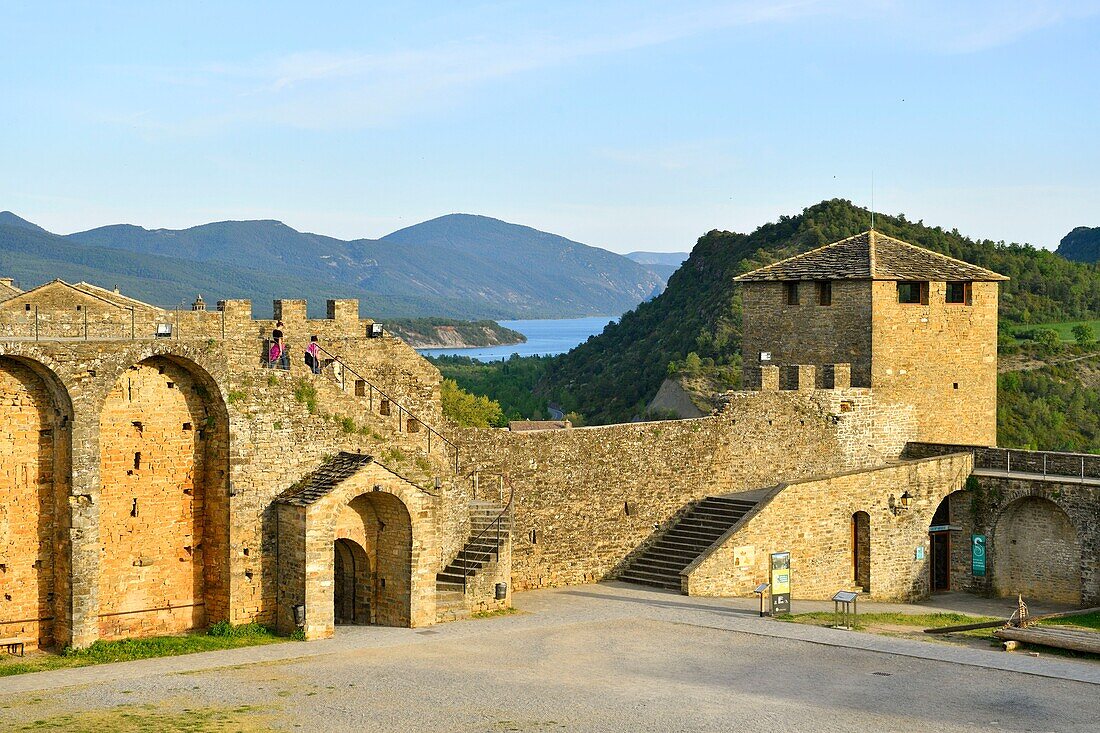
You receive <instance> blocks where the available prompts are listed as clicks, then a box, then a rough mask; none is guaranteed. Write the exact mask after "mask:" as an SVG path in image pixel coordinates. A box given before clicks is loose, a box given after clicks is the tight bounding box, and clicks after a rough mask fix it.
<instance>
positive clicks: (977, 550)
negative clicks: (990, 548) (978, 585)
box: [970, 534, 985, 578]
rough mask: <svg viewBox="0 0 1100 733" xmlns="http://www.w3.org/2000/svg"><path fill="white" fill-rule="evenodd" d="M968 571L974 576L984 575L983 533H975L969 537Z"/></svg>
mask: <svg viewBox="0 0 1100 733" xmlns="http://www.w3.org/2000/svg"><path fill="white" fill-rule="evenodd" d="M970 571H971V573H972V574H973V575H974V577H975V578H981V577H983V576H985V535H984V534H976V535H972V536H971V538H970Z"/></svg>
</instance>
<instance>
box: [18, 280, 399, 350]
mask: <svg viewBox="0 0 1100 733" xmlns="http://www.w3.org/2000/svg"><path fill="white" fill-rule="evenodd" d="M326 306H327V307H326V317H325V318H309V317H308V315H307V301H306V300H304V299H280V300H275V301H273V303H272V314H273V316H272V318H269V319H256V318H254V317H253V315H252V301H250V300H242V299H232V300H221V301H218V303H217V307H216V308H215V309H213V310H208V309H207V307H206V304H205V302H204V301H203V300H202V296H201V295H200V296H198V297H197V298H196V299H195V302H194V303H193V304H192V305H191V306H190V308H189V309H184V308H179V309H165V308H159V307H157V306H155V305H151V304H149V303H144V302H142V301H140V300H136V299H134V298H129V297H127V296H125V295H122V294H121V293H119V292H117V291H113V290H107V289H105V288H100V287H97V286H95V285H90V284H88V283H76V284H70V283H67V282H65V281H63V280H54V281H52V282H49V283H46V284H45V285H41V286H39V287H37V288H33V289H32V290H28V291H26V292H20V293H14V294H9V295H8V297H6V298H2V299H0V338H3V339H7V340H20V341H22V340H34V341H53V340H96V341H114V340H126V341H136V340H146V339H203V340H209V339H218V340H237V339H252V338H263V337H264V336H266V335H268V334H270V332H271V330H272V328H274V326H275V323H276V322H278V321H282V322H283V324H284V329H283V330H284V331H285V332H286V334H287V336H288V338H289V339H296V338H297V337H298V336H299V335H301V336H302V337H308V336H313V335H315V336H319V337H320V338H323V339H326V340H334V339H341V340H343V339H358V338H371V337H378V336H380V335H381V334H380V333H376V332H375V330H374V329H373V328H372V326H374V324H375V323H376V322H375V321H374V320H373V319H370V318H360V317H359V301H358V299H355V298H342V299H330V300H328V301H327V302H326Z"/></svg>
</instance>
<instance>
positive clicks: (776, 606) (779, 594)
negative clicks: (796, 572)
mask: <svg viewBox="0 0 1100 733" xmlns="http://www.w3.org/2000/svg"><path fill="white" fill-rule="evenodd" d="M771 586H772V587H771V591H772V615H773V616H774V615H775V614H777V613H790V612H791V553H789V552H773V553H772V554H771Z"/></svg>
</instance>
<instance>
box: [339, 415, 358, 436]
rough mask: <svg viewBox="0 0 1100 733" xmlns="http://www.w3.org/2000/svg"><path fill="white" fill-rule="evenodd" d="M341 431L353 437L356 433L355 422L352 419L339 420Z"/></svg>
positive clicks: (342, 418)
mask: <svg viewBox="0 0 1100 733" xmlns="http://www.w3.org/2000/svg"><path fill="white" fill-rule="evenodd" d="M339 422H340V429H341V430H343V431H344V434H345V435H351V434H353V433H354V432H355V421H354V420H352V419H351V418H350V417H341V418H339Z"/></svg>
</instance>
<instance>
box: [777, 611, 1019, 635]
mask: <svg viewBox="0 0 1100 733" xmlns="http://www.w3.org/2000/svg"><path fill="white" fill-rule="evenodd" d="M776 618H777V619H779V620H780V621H790V622H792V623H796V624H810V625H812V626H832V625H833V624H835V623H836V615H835V614H833V612H832V611H815V612H813V613H796V614H794V615H791V614H784V615H781V616H776ZM997 620H998V619H996V618H994V617H993V616H971V615H969V614H965V613H861V614H859V615H858V616H857V617H856V626H855V628H857V629H863V630H871V631H873V630H875V629H876V628H877V629H882V628H884V627H890V626H905V627H912V628H913V629H941V628H943V627H944V626H962V625H964V624H977V623H981V622H983V621H997ZM992 631H993V629H976V630H975V631H963V632H959V633H962V634H966V635H968V636H990V635H991V634H992Z"/></svg>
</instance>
